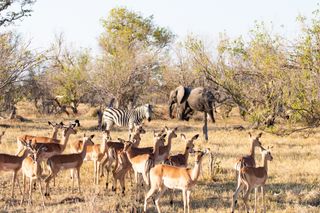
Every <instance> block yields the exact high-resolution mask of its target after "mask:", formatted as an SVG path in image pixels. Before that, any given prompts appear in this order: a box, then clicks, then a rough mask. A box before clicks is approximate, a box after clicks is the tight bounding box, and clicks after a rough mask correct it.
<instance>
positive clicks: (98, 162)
mask: <svg viewBox="0 0 320 213" xmlns="http://www.w3.org/2000/svg"><path fill="white" fill-rule="evenodd" d="M96 164H97V165H96V169H97V171H96V178H97V184H98V185H99V172H100V161H97V162H96Z"/></svg>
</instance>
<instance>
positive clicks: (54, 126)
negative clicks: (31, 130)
mask: <svg viewBox="0 0 320 213" xmlns="http://www.w3.org/2000/svg"><path fill="white" fill-rule="evenodd" d="M48 124H49V125H50V126H51V127H52V129H53V133H52V137H51V138H49V137H37V136H33V135H22V136H19V137H17V146H18V148H17V153H16V155H19V154H20V153H21V151H22V150H23V149H24V144H23V143H22V142H23V141H30V140H32V141H33V142H35V141H38V142H42V143H59V142H60V141H59V140H58V139H57V135H58V131H59V129H62V128H63V126H64V124H63V123H62V122H60V123H52V122H50V121H48Z"/></svg>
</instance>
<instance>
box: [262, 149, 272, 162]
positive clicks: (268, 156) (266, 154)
mask: <svg viewBox="0 0 320 213" xmlns="http://www.w3.org/2000/svg"><path fill="white" fill-rule="evenodd" d="M271 148H272V146H271V147H269V146H268V148H267V149H265V148H263V147H261V149H260V150H261V153H262V155H263V156H264V158H265V159H266V160H268V161H272V160H273V157H272V155H271Z"/></svg>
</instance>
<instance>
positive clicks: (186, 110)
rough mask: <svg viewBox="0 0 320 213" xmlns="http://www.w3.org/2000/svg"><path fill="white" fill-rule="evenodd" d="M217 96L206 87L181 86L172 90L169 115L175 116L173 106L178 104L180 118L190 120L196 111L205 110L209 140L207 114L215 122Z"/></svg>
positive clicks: (206, 134) (204, 130) (204, 131)
mask: <svg viewBox="0 0 320 213" xmlns="http://www.w3.org/2000/svg"><path fill="white" fill-rule="evenodd" d="M215 102H216V100H215V97H214V95H213V93H212V92H211V91H209V90H208V89H206V88H204V87H197V88H194V89H192V88H190V87H184V86H179V87H177V88H176V89H174V90H172V91H171V92H170V97H169V103H168V104H169V116H170V118H174V116H173V115H172V114H173V108H174V105H176V108H177V114H178V118H179V119H180V120H186V121H188V120H189V118H190V116H192V114H193V113H194V111H199V112H204V127H203V133H204V135H205V139H206V140H208V133H207V132H208V130H207V114H208V115H209V117H210V119H211V121H212V122H213V123H214V122H215V118H214V106H215Z"/></svg>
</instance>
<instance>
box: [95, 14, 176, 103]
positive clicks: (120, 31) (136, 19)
mask: <svg viewBox="0 0 320 213" xmlns="http://www.w3.org/2000/svg"><path fill="white" fill-rule="evenodd" d="M102 25H103V27H104V29H105V31H104V33H103V34H102V35H101V37H100V40H99V41H100V46H101V47H102V50H103V55H102V57H101V58H99V59H98V61H97V64H98V69H97V71H96V72H95V73H94V76H93V78H92V79H93V82H94V84H95V86H96V87H98V90H99V91H103V93H105V94H108V95H109V96H113V97H115V98H116V99H117V103H118V106H120V107H126V106H127V105H128V102H133V103H134V104H135V102H136V101H137V99H138V98H139V97H141V96H142V95H143V94H145V93H146V92H147V88H148V87H149V85H151V84H150V82H151V81H152V79H155V78H156V75H157V70H158V69H159V68H160V64H161V58H162V56H163V55H164V54H165V50H166V47H167V46H168V44H169V43H170V42H171V41H172V39H173V35H172V33H171V32H170V31H169V30H168V29H166V28H163V27H160V26H157V25H155V24H154V23H153V17H152V16H149V17H143V16H141V15H140V14H139V13H136V12H133V11H130V10H128V9H126V8H114V9H112V10H111V11H110V14H109V16H108V17H107V18H106V19H105V20H102Z"/></svg>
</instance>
